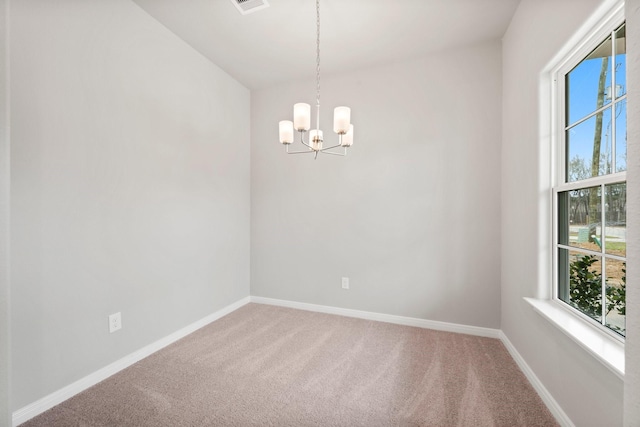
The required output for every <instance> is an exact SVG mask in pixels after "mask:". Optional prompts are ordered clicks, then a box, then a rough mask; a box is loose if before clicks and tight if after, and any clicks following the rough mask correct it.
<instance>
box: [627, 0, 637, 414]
mask: <svg viewBox="0 0 640 427" xmlns="http://www.w3.org/2000/svg"><path fill="white" fill-rule="evenodd" d="M625 7H626V17H627V73H628V76H629V77H628V79H627V80H628V90H627V93H628V97H629V98H628V99H629V101H628V109H627V114H628V117H627V122H628V128H627V132H628V134H627V138H628V142H629V143H628V144H627V147H628V152H627V167H628V170H627V175H628V176H627V210H628V212H630V213H631V214H630V215H629V216H628V221H627V227H628V233H629V237H628V240H627V241H628V246H627V257H628V259H629V260H632V261H631V262H628V263H627V283H628V284H629V285H628V286H627V307H628V309H627V341H626V344H625V363H626V366H625V369H626V370H625V377H624V425H625V426H626V427H636V426H638V425H640V0H626V3H625Z"/></svg>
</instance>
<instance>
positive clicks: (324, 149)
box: [319, 144, 341, 151]
mask: <svg viewBox="0 0 640 427" xmlns="http://www.w3.org/2000/svg"><path fill="white" fill-rule="evenodd" d="M336 147H341V145H340V144H336V145H332V146H331V147H326V148H323V149H321V150H319V151H326V150H331V149H332V148H336Z"/></svg>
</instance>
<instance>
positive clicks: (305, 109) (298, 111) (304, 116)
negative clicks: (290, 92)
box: [293, 102, 311, 131]
mask: <svg viewBox="0 0 640 427" xmlns="http://www.w3.org/2000/svg"><path fill="white" fill-rule="evenodd" d="M293 127H294V129H295V130H298V131H300V130H309V128H310V127H311V106H310V105H309V104H305V103H303V102H299V103H297V104H294V106H293Z"/></svg>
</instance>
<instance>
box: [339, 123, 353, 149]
mask: <svg viewBox="0 0 640 427" xmlns="http://www.w3.org/2000/svg"><path fill="white" fill-rule="evenodd" d="M341 145H342V146H343V147H351V146H352V145H353V125H349V131H348V132H347V133H345V134H344V135H342V144H341Z"/></svg>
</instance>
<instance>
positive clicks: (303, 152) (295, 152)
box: [287, 145, 313, 154]
mask: <svg viewBox="0 0 640 427" xmlns="http://www.w3.org/2000/svg"><path fill="white" fill-rule="evenodd" d="M309 153H313V151H312V150H306V151H289V146H288V145H287V154H309Z"/></svg>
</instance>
